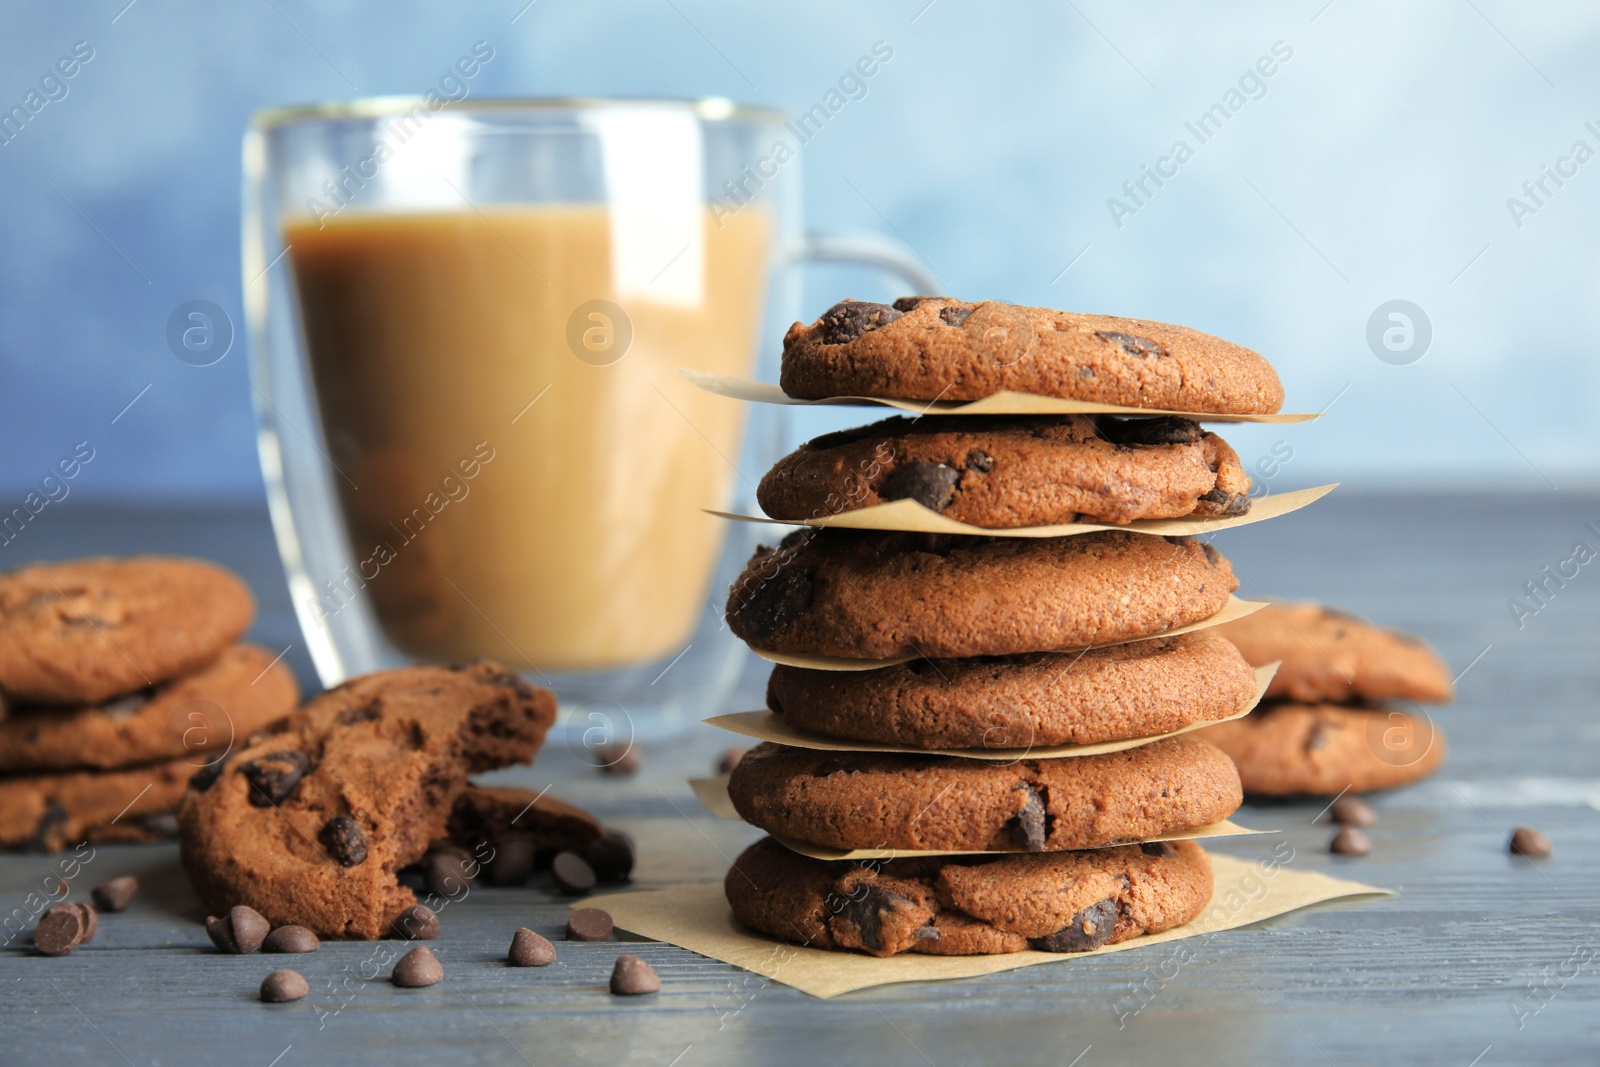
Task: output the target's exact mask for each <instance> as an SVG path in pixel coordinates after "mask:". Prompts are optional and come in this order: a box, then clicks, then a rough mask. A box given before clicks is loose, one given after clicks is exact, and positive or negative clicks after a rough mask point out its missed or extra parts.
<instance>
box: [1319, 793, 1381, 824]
mask: <svg viewBox="0 0 1600 1067" xmlns="http://www.w3.org/2000/svg"><path fill="white" fill-rule="evenodd" d="M1328 815H1329V816H1330V817H1331V818H1332V819H1333V821H1334V822H1336V823H1338V824H1339V825H1340V826H1376V825H1378V813H1377V812H1375V811H1373V810H1372V805H1371V804H1368V803H1367V802H1366V801H1365V800H1362V799H1361V798H1360V797H1358V796H1352V795H1350V794H1348V793H1346V794H1345V795H1344V796H1342V797H1340V798H1339V799H1338V800H1335V801H1334V802H1333V804H1332V805H1330V806H1329V808H1328Z"/></svg>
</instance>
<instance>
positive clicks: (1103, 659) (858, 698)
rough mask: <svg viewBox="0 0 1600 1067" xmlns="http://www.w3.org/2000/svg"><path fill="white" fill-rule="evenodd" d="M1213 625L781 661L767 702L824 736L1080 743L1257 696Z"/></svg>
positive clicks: (985, 744) (1017, 744) (955, 744)
mask: <svg viewBox="0 0 1600 1067" xmlns="http://www.w3.org/2000/svg"><path fill="white" fill-rule="evenodd" d="M1255 691H1256V677H1255V672H1254V671H1252V670H1251V669H1250V667H1249V665H1248V664H1246V663H1245V661H1244V658H1243V657H1242V656H1240V655H1239V651H1238V649H1236V648H1234V647H1233V645H1231V644H1229V643H1228V642H1227V641H1225V640H1223V639H1222V638H1220V637H1217V636H1215V634H1214V633H1213V632H1212V631H1209V630H1201V631H1197V632H1195V633H1187V634H1178V635H1177V636H1176V637H1157V638H1152V639H1151V640H1148V641H1134V642H1132V643H1130V644H1126V645H1112V646H1110V647H1109V648H1096V649H1091V650H1089V651H1088V652H1083V653H1077V652H1035V653H1028V654H1024V655H1017V656H996V657H975V658H969V659H938V660H925V659H919V660H912V661H911V662H909V663H902V664H898V665H896V666H893V667H882V668H879V669H878V670H872V671H814V670H806V669H804V668H800V667H789V666H782V665H780V666H778V667H776V668H774V669H773V672H772V676H771V677H770V678H769V679H768V680H767V706H768V707H770V708H771V709H772V710H773V711H775V712H777V713H778V714H780V715H782V716H783V718H784V721H785V722H787V723H788V724H789V725H790V726H793V727H795V728H796V729H799V730H805V731H808V732H810V733H814V734H821V735H823V736H824V737H837V738H843V739H845V740H852V741H874V742H879V743H882V744H894V745H913V746H916V747H918V748H927V749H941V748H1024V747H1028V746H1042V745H1088V744H1094V743H1097V742H1100V741H1120V740H1122V739H1124V738H1131V737H1152V736H1154V735H1156V734H1164V733H1170V732H1172V731H1174V730H1181V729H1183V728H1184V727H1186V726H1191V725H1193V724H1195V723H1202V722H1215V721H1216V720H1219V719H1225V718H1227V717H1228V716H1229V715H1232V714H1234V713H1235V712H1237V711H1238V710H1239V709H1241V708H1243V707H1244V706H1245V705H1247V704H1248V703H1249V702H1250V700H1251V698H1252V697H1254V696H1255Z"/></svg>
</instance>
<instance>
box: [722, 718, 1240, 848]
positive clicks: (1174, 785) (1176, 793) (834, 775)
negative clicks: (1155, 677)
mask: <svg viewBox="0 0 1600 1067" xmlns="http://www.w3.org/2000/svg"><path fill="white" fill-rule="evenodd" d="M728 797H729V799H731V800H732V801H733V806H734V808H735V809H736V810H737V811H738V812H739V816H740V818H742V819H744V820H745V821H746V822H748V823H751V824H752V825H754V826H758V827H760V828H761V829H763V830H765V831H767V832H768V833H770V834H781V835H783V836H785V837H793V838H797V839H799V840H801V841H807V842H810V843H812V844H816V845H827V846H830V847H833V848H843V849H854V848H903V849H913V850H919V851H930V850H949V851H966V850H973V851H1005V850H1019V851H1029V852H1043V851H1051V852H1054V851H1060V850H1062V849H1076V848H1097V847H1099V846H1101V845H1114V844H1119V843H1122V842H1127V841H1142V840H1144V839H1145V838H1150V837H1160V836H1163V835H1166V834H1174V833H1181V832H1183V831H1185V830H1193V829H1195V828H1197V827H1201V826H1206V825H1209V824H1211V823H1214V822H1220V821H1222V820H1223V819H1226V818H1227V817H1228V816H1229V815H1232V814H1233V812H1234V811H1235V810H1236V809H1237V808H1238V807H1239V804H1240V803H1241V801H1242V796H1241V793H1240V789H1239V775H1238V774H1237V772H1235V771H1234V769H1233V764H1231V763H1230V762H1228V757H1226V756H1224V755H1223V754H1222V753H1221V752H1220V751H1218V750H1217V749H1216V748H1214V747H1212V746H1211V745H1208V744H1206V743H1205V742H1204V741H1200V740H1197V739H1196V738H1194V737H1193V736H1191V735H1187V734H1182V735H1179V736H1177V737H1169V738H1167V739H1165V740H1163V741H1155V742H1152V743H1151V744H1148V745H1142V746H1140V747H1138V748H1130V749H1127V750H1125V751H1122V752H1110V753H1105V754H1103V755H1098V756H1079V757H1074V758H1064V759H1038V760H1019V761H1017V762H1016V763H993V762H989V761H985V760H973V759H963V758H961V757H958V756H902V755H895V754H886V753H869V752H845V753H840V752H823V751H818V750H816V749H805V748H788V747H784V746H781V745H774V744H772V743H770V742H764V743H762V744H760V745H757V746H756V747H755V748H753V749H751V750H750V751H749V752H748V753H747V754H746V755H745V757H744V758H743V759H742V760H740V761H739V765H738V766H737V767H735V768H734V769H733V773H732V775H731V776H730V777H729V780H728Z"/></svg>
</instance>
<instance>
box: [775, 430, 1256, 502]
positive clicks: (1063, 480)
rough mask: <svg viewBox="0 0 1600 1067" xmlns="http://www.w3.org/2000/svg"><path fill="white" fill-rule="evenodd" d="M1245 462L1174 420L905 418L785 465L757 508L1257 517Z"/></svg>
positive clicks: (821, 446) (818, 444)
mask: <svg viewBox="0 0 1600 1067" xmlns="http://www.w3.org/2000/svg"><path fill="white" fill-rule="evenodd" d="M1249 494H1250V477H1249V475H1247V474H1245V472H1244V468H1243V467H1241V466H1240V465H1239V457H1238V455H1237V454H1235V453H1234V451H1233V449H1232V448H1230V447H1229V446H1228V443H1227V442H1226V441H1224V440H1223V439H1222V438H1220V437H1218V436H1217V435H1216V434H1213V433H1207V432H1205V431H1204V430H1202V429H1201V428H1200V424H1199V423H1196V422H1191V421H1190V420H1188V419H1180V418H1175V417H1171V416H1166V417H1161V418H1146V419H1122V418H1115V417H1113V416H1108V415H1102V416H1099V417H1095V416H1091V415H1063V416H1038V417H1032V418H999V417H989V418H983V417H964V416H959V415H944V416H926V417H923V418H918V419H908V418H905V417H904V416H896V417H895V418H891V419H885V420H883V421H882V422H876V423H873V424H872V425H870V426H863V427H860V428H858V429H854V430H842V431H839V432H837V433H830V434H825V435H823V436H822V437H818V438H816V439H814V440H812V441H810V442H808V443H806V444H804V445H801V446H800V448H799V449H798V450H796V451H795V452H792V453H790V454H789V455H788V456H785V457H784V458H783V459H781V460H779V461H778V464H777V466H775V467H773V468H772V470H770V471H768V472H767V475H766V477H764V478H762V479H761V485H760V487H759V489H758V490H757V493H756V495H757V499H758V500H759V501H760V503H761V507H762V510H764V511H765V512H766V513H767V514H768V515H770V516H771V517H772V518H774V519H785V520H789V521H793V522H804V521H806V520H809V519H816V518H821V517H824V516H828V515H837V514H839V513H840V512H845V511H855V510H857V509H859V508H869V507H873V506H875V505H878V504H885V503H888V502H890V501H893V500H915V501H916V502H917V503H919V504H921V505H923V506H924V507H927V508H930V509H932V510H933V511H937V512H939V513H940V514H942V515H944V516H945V517H946V518H950V519H954V520H956V521H957V522H964V523H967V524H969V525H972V526H981V527H985V528H988V529H1006V528H1011V527H1018V526H1047V525H1053V524H1056V523H1068V522H1102V523H1110V524H1122V523H1128V522H1133V521H1134V520H1136V519H1173V518H1178V517H1181V516H1185V515H1203V516H1219V515H1221V516H1231V515H1242V514H1244V513H1245V512H1247V511H1249V510H1250V495H1249Z"/></svg>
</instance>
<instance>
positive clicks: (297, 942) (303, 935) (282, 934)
mask: <svg viewBox="0 0 1600 1067" xmlns="http://www.w3.org/2000/svg"><path fill="white" fill-rule="evenodd" d="M321 947H322V939H321V938H319V937H317V935H316V934H315V933H314V932H313V931H311V930H309V929H307V928H306V927H304V926H280V927H278V928H277V929H276V930H274V931H272V933H270V934H268V935H267V939H266V940H265V941H263V942H261V951H263V952H315V951H317V949H319V948H321Z"/></svg>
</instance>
